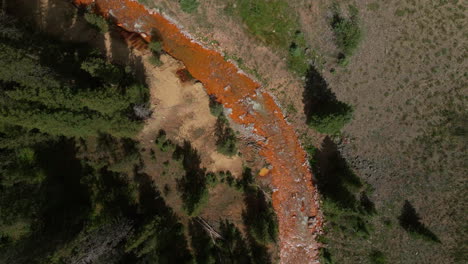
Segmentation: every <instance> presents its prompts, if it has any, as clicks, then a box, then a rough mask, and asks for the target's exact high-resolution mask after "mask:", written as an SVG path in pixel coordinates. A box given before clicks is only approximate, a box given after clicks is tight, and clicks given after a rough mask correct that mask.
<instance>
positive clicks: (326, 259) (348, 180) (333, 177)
mask: <svg viewBox="0 0 468 264" xmlns="http://www.w3.org/2000/svg"><path fill="white" fill-rule="evenodd" d="M306 149H307V150H309V152H310V153H311V154H313V156H310V157H309V158H311V159H313V161H314V162H311V163H312V164H313V166H312V169H313V172H314V176H315V179H316V181H315V182H316V184H317V188H318V191H319V193H320V195H321V199H322V201H323V203H322V206H321V209H322V211H323V213H324V215H325V219H326V225H325V230H326V233H325V234H324V235H323V236H322V237H320V240H321V242H322V243H324V244H328V243H329V240H333V242H334V238H337V237H348V236H350V237H354V238H358V239H367V238H368V237H369V236H370V235H371V234H372V232H373V227H372V225H371V224H370V220H371V218H372V217H373V215H375V214H376V213H377V211H376V209H375V207H374V204H373V202H372V201H371V200H370V198H369V197H368V195H367V191H368V190H367V189H368V186H367V185H366V184H365V182H363V181H362V180H361V179H360V178H359V177H357V175H355V174H354V172H353V171H352V169H351V168H350V167H349V166H348V164H347V162H346V160H345V159H344V158H343V157H342V156H341V154H340V152H339V150H338V148H337V146H336V144H335V143H334V142H333V141H331V140H330V138H328V137H327V138H326V139H325V140H324V143H323V145H322V146H321V148H320V149H315V148H313V147H307V148H306ZM334 246H335V245H333V244H330V246H327V248H325V249H324V250H322V252H321V254H322V255H321V258H322V262H323V263H334V261H333V257H332V254H333V253H334V251H333V249H334Z"/></svg>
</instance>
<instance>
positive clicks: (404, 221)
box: [398, 200, 440, 243]
mask: <svg viewBox="0 0 468 264" xmlns="http://www.w3.org/2000/svg"><path fill="white" fill-rule="evenodd" d="M398 220H399V222H400V225H401V227H403V228H404V229H405V230H406V231H408V232H409V233H410V234H411V235H414V236H415V237H417V238H422V239H425V240H427V241H431V242H438V243H440V240H439V238H438V237H437V236H436V235H435V234H434V233H432V232H431V230H429V229H428V228H427V227H426V226H425V225H424V224H423V223H421V218H420V217H419V215H418V214H417V213H416V209H414V207H413V205H411V203H410V202H409V201H408V200H406V201H405V204H404V205H403V208H402V209H401V215H400V216H399V217H398Z"/></svg>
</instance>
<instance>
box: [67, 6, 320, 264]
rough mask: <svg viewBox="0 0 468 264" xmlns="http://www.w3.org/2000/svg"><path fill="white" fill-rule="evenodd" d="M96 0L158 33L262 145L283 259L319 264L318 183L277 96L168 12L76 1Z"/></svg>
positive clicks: (113, 14)
mask: <svg viewBox="0 0 468 264" xmlns="http://www.w3.org/2000/svg"><path fill="white" fill-rule="evenodd" d="M91 3H94V9H95V11H96V12H98V13H100V14H102V15H104V16H106V17H108V18H112V19H111V21H114V22H115V23H116V24H117V25H119V26H120V27H122V28H123V29H124V30H125V31H128V32H135V33H138V34H140V36H143V37H144V38H145V39H146V40H147V41H149V40H150V37H149V36H157V38H158V40H161V41H162V43H163V49H164V50H165V51H166V52H167V53H168V54H170V55H171V56H173V57H174V58H176V59H178V60H180V61H182V62H183V63H184V64H185V67H186V69H187V70H188V71H189V72H190V75H192V76H193V77H194V78H196V79H197V80H199V81H200V82H202V83H203V85H204V87H205V89H206V91H207V93H208V94H209V95H214V96H215V97H216V98H217V100H218V101H219V102H220V103H222V104H223V106H224V107H225V108H226V109H227V111H228V113H230V114H229V117H230V119H231V120H232V121H233V122H236V123H237V124H238V127H240V129H239V130H240V132H241V133H243V135H244V136H245V137H250V138H251V139H252V140H255V141H256V143H257V144H258V145H259V146H260V155H262V156H263V157H264V158H265V160H266V162H268V164H270V165H271V168H272V169H271V170H269V171H268V173H269V175H270V176H271V179H272V185H273V186H272V187H273V195H272V200H273V207H274V209H275V211H276V214H277V216H278V223H279V239H280V243H279V246H280V259H281V263H288V264H307V263H318V255H319V243H317V242H316V236H317V235H318V234H319V232H320V230H321V226H322V215H321V214H320V211H319V203H318V196H317V191H316V189H315V187H314V185H313V184H312V175H311V173H310V170H309V165H308V162H307V157H306V153H305V152H304V150H303V149H302V147H301V145H300V143H299V140H298V138H297V135H296V133H295V132H294V129H293V127H292V126H291V125H289V124H288V123H287V122H286V120H285V119H284V116H283V114H282V111H281V109H280V108H279V107H278V105H277V104H276V102H275V100H274V98H273V97H272V96H271V95H270V94H268V93H266V92H264V91H262V89H261V87H260V84H259V83H257V82H255V81H253V80H252V79H251V78H249V77H248V76H247V75H246V74H244V73H243V72H242V71H241V70H239V68H237V67H236V66H235V65H234V64H232V63H231V62H228V61H225V60H224V58H223V56H222V55H221V54H219V53H218V52H216V51H213V50H209V49H207V48H205V47H203V46H202V45H201V44H199V43H197V42H196V41H195V40H193V39H192V38H191V37H190V36H189V35H188V34H187V33H184V32H182V31H181V30H180V29H179V28H178V27H177V25H175V24H174V22H172V20H170V19H168V18H167V17H166V16H164V15H162V14H160V13H157V12H155V11H152V10H151V11H150V10H148V9H146V8H145V7H144V6H143V5H141V4H139V3H138V2H137V1H131V0H75V4H78V5H88V4H91Z"/></svg>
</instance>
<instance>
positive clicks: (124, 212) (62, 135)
mask: <svg viewBox="0 0 468 264" xmlns="http://www.w3.org/2000/svg"><path fill="white" fill-rule="evenodd" d="M3 15H4V14H3V13H0V38H1V39H0V40H1V41H0V50H1V52H0V95H1V97H0V98H1V99H0V112H1V118H0V263H51V264H54V263H78V262H79V261H82V260H83V258H85V259H87V261H89V262H92V263H171V262H172V261H174V262H175V263H192V256H191V254H190V252H189V250H188V248H187V241H186V240H185V236H184V233H183V230H182V225H181V224H180V223H179V222H178V219H177V217H176V216H175V215H174V213H173V212H172V210H171V209H170V208H168V207H167V206H166V204H165V202H164V200H163V199H162V198H161V196H160V195H159V193H158V192H157V191H156V186H154V184H153V182H152V180H151V179H150V178H149V177H148V175H144V174H141V173H139V170H141V168H142V167H143V164H142V161H141V157H140V151H139V147H138V144H137V142H136V141H134V140H133V139H131V138H129V137H130V136H134V135H135V133H136V132H138V130H139V128H140V126H141V122H139V120H138V118H137V117H136V116H135V115H134V113H133V109H132V108H133V107H134V106H135V105H144V104H145V102H146V100H147V95H146V91H145V90H146V88H144V87H143V86H142V85H140V84H138V83H136V82H135V79H134V77H133V76H131V75H128V74H127V73H125V71H123V70H122V68H121V67H120V66H117V65H112V64H110V63H108V62H106V61H105V60H104V59H102V58H101V57H100V56H99V55H98V54H96V53H95V52H92V51H90V49H88V48H87V47H83V46H79V45H75V44H67V43H61V42H58V41H56V40H53V39H50V38H46V37H44V36H42V35H41V34H40V33H37V32H36V33H35V32H34V31H28V30H27V29H24V28H19V27H18V26H16V25H14V24H12V23H10V22H8V20H6V19H4V17H3Z"/></svg>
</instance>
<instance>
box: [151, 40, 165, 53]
mask: <svg viewBox="0 0 468 264" xmlns="http://www.w3.org/2000/svg"><path fill="white" fill-rule="evenodd" d="M148 48H149V49H150V50H151V51H152V52H153V53H157V54H161V53H162V51H163V49H162V42H161V41H151V42H150V43H149V44H148Z"/></svg>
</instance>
